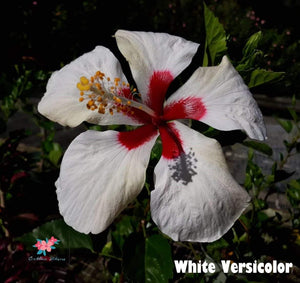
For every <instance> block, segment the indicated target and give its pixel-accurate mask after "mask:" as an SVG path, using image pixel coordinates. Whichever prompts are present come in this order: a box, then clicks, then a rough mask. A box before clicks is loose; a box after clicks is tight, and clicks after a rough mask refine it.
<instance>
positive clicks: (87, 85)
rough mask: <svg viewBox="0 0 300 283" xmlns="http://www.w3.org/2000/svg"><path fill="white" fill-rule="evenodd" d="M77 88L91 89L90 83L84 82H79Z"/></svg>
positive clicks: (81, 89)
mask: <svg viewBox="0 0 300 283" xmlns="http://www.w3.org/2000/svg"><path fill="white" fill-rule="evenodd" d="M77 88H78V89H79V90H80V91H88V90H90V85H89V84H86V85H84V84H82V83H78V84H77Z"/></svg>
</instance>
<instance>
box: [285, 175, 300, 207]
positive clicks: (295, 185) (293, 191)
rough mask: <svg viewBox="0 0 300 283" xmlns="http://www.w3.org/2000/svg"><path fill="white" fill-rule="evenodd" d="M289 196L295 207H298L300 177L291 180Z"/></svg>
mask: <svg viewBox="0 0 300 283" xmlns="http://www.w3.org/2000/svg"><path fill="white" fill-rule="evenodd" d="M287 196H288V199H289V201H290V203H291V205H292V206H293V207H298V206H299V204H300V179H299V180H291V181H290V182H289V183H288V186H287Z"/></svg>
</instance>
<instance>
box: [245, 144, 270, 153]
mask: <svg viewBox="0 0 300 283" xmlns="http://www.w3.org/2000/svg"><path fill="white" fill-rule="evenodd" d="M243 144H244V145H245V146H248V147H250V148H253V149H255V150H257V151H260V152H262V153H264V154H266V155H269V156H271V155H272V154H273V150H272V148H271V147H270V146H269V145H267V144H265V143H261V142H257V141H244V142H243Z"/></svg>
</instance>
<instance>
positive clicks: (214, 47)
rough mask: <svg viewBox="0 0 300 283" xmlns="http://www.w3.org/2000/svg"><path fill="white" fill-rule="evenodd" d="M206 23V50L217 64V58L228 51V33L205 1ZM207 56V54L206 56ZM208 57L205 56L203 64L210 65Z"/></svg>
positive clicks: (212, 62) (212, 61)
mask: <svg viewBox="0 0 300 283" xmlns="http://www.w3.org/2000/svg"><path fill="white" fill-rule="evenodd" d="M204 24H205V31H206V42H205V45H206V46H205V51H206V56H208V55H207V53H208V54H209V57H210V62H211V64H212V65H216V64H217V63H218V62H217V59H218V58H219V57H221V56H223V55H224V54H225V53H226V50H227V46H226V33H225V30H224V28H223V26H222V25H221V24H220V22H219V20H218V18H217V17H215V15H214V14H213V12H212V11H210V10H209V8H208V7H207V6H206V5H205V3H204ZM204 57H205V56H204ZM208 62H209V60H208V58H207V57H206V58H204V62H203V66H207V65H208Z"/></svg>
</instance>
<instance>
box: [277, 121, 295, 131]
mask: <svg viewBox="0 0 300 283" xmlns="http://www.w3.org/2000/svg"><path fill="white" fill-rule="evenodd" d="M277 122H278V123H279V124H280V126H281V127H282V128H283V129H284V130H285V131H286V132H287V133H290V132H291V131H292V129H293V123H292V122H291V121H290V120H283V119H277Z"/></svg>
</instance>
